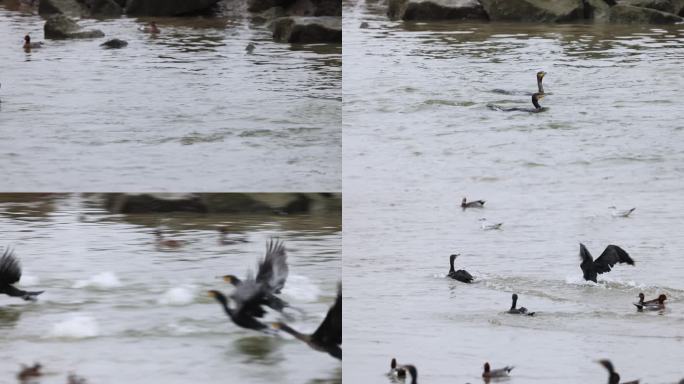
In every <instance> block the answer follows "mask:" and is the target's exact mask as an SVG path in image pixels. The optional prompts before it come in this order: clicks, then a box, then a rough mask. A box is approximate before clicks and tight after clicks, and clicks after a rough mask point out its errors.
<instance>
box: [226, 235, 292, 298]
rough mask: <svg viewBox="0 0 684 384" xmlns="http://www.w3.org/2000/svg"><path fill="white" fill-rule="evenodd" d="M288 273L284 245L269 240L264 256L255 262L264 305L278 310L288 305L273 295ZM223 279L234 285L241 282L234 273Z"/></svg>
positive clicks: (278, 289) (280, 288)
mask: <svg viewBox="0 0 684 384" xmlns="http://www.w3.org/2000/svg"><path fill="white" fill-rule="evenodd" d="M288 274H289V268H288V266H287V253H286V252H285V246H284V245H283V243H282V242H280V241H273V240H271V241H270V242H268V243H267V244H266V256H265V257H264V259H263V260H261V261H259V263H258V264H257V275H256V282H257V283H258V284H260V285H261V287H262V292H263V297H262V298H263V303H264V305H267V306H269V307H271V308H273V309H275V310H276V311H279V312H282V311H283V310H284V309H285V307H289V306H290V304H288V303H287V302H286V301H285V300H283V299H281V298H279V297H277V296H275V294H278V293H280V291H281V290H282V289H283V287H284V286H285V281H286V280H287V276H288ZM223 281H225V282H227V283H229V284H232V285H233V286H235V287H239V286H240V285H241V284H242V280H240V279H239V278H238V277H236V276H235V275H225V276H223Z"/></svg>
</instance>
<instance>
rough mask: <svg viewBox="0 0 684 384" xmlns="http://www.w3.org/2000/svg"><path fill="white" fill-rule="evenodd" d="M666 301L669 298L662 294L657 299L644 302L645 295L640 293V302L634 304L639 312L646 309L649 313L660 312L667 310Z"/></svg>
mask: <svg viewBox="0 0 684 384" xmlns="http://www.w3.org/2000/svg"><path fill="white" fill-rule="evenodd" d="M665 300H667V296H665V295H663V294H661V295H660V296H658V298H657V299H653V300H648V301H644V294H643V293H640V294H639V302H638V303H634V306H635V307H637V309H638V310H639V311H643V310H644V309H645V310H647V311H659V310H661V309H665Z"/></svg>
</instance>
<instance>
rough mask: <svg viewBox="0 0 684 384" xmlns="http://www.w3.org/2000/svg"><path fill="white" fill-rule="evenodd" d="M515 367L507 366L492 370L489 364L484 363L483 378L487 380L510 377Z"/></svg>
mask: <svg viewBox="0 0 684 384" xmlns="http://www.w3.org/2000/svg"><path fill="white" fill-rule="evenodd" d="M513 368H514V367H509V366H505V367H503V368H499V369H491V367H490V366H489V363H488V362H487V363H484V371H483V372H482V377H484V378H485V379H493V378H498V377H508V375H509V374H510V373H511V371H512V370H513Z"/></svg>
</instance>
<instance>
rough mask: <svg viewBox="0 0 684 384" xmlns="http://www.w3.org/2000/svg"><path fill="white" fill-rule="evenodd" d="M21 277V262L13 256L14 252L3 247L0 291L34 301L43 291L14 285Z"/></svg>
mask: <svg viewBox="0 0 684 384" xmlns="http://www.w3.org/2000/svg"><path fill="white" fill-rule="evenodd" d="M20 279H21V264H19V260H17V259H16V258H15V257H14V252H13V251H12V250H11V249H9V248H5V252H4V253H3V255H2V257H0V293H4V294H5V295H8V296H12V297H21V298H22V299H24V300H25V301H35V300H36V296H38V295H40V294H41V293H43V292H44V291H36V292H29V291H24V290H21V289H19V288H17V287H15V286H14V284H15V283H17V282H18V281H19V280H20Z"/></svg>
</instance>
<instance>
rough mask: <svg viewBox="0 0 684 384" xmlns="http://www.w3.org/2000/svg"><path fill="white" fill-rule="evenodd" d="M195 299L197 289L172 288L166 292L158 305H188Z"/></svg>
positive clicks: (187, 287)
mask: <svg viewBox="0 0 684 384" xmlns="http://www.w3.org/2000/svg"><path fill="white" fill-rule="evenodd" d="M194 299H195V289H194V287H191V286H182V287H175V288H171V289H169V290H168V291H166V292H164V293H163V294H162V295H161V297H159V299H157V303H159V304H162V305H187V304H190V303H192V302H193V300H194Z"/></svg>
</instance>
